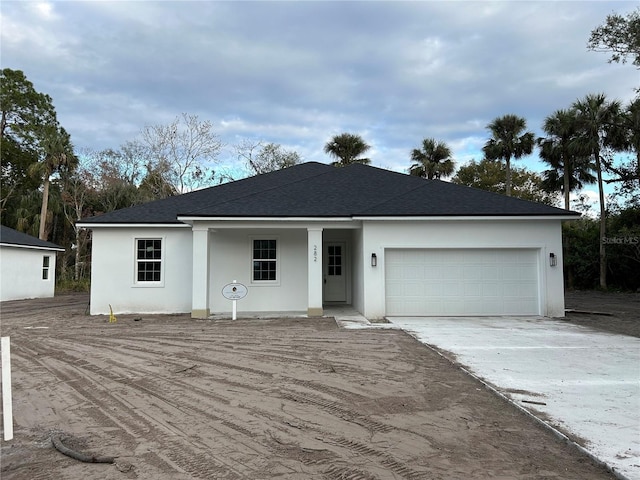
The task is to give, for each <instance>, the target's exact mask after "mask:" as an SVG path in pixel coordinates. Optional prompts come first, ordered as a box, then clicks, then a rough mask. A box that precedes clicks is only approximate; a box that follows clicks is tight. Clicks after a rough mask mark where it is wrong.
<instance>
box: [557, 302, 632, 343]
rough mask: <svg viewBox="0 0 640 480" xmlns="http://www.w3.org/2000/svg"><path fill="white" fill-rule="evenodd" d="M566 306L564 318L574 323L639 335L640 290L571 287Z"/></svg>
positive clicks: (613, 331) (606, 330)
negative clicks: (578, 288)
mask: <svg viewBox="0 0 640 480" xmlns="http://www.w3.org/2000/svg"><path fill="white" fill-rule="evenodd" d="M565 305H566V308H567V310H568V312H567V314H566V318H565V319H566V320H567V321H570V322H572V323H575V324H576V325H584V326H586V327H591V328H594V329H596V330H602V331H605V332H611V333H622V334H624V335H631V336H633V337H639V338H640V293H624V292H619V293H616V292H600V291H591V290H573V291H569V292H566V293H565ZM572 310H573V311H572ZM587 312H591V313H587Z"/></svg>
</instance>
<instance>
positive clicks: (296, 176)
mask: <svg viewBox="0 0 640 480" xmlns="http://www.w3.org/2000/svg"><path fill="white" fill-rule="evenodd" d="M567 214H569V215H572V214H573V213H572V212H567V211H566V210H562V209H560V208H555V207H550V206H548V205H544V204H539V203H534V202H528V201H525V200H520V199H517V198H511V197H507V196H504V195H499V194H495V193H491V192H486V191H483V190H478V189H475V188H470V187H465V186H461V185H455V184H452V183H449V182H444V181H440V180H425V179H422V178H418V177H413V176H410V175H405V174H401V173H396V172H391V171H388V170H383V169H380V168H376V167H371V166H367V165H361V164H354V165H350V166H348V167H343V168H336V167H332V166H330V165H326V164H322V163H316V162H309V163H304V164H300V165H296V166H294V167H290V168H287V169H284V170H279V171H276V172H271V173H268V174H264V175H259V176H255V177H250V178H246V179H243V180H239V181H236V182H230V183H227V184H223V185H219V186H215V187H210V188H207V189H204V190H199V191H196V192H191V193H186V194H183V195H179V196H176V197H170V198H166V199H162V200H156V201H153V202H149V203H146V204H143V205H137V206H134V207H130V208H125V209H122V210H116V211H114V212H109V213H106V214H104V215H100V216H96V217H91V218H87V219H85V220H83V221H82V223H86V224H109V223H125V224H126V223H180V222H179V221H178V219H177V218H178V216H190V217H276V218H277V217H345V216H346V217H353V216H400V217H403V216H407V217H413V216H485V215H488V216H538V215H542V216H547V215H548V216H559V215H567ZM575 215H576V216H578V214H575Z"/></svg>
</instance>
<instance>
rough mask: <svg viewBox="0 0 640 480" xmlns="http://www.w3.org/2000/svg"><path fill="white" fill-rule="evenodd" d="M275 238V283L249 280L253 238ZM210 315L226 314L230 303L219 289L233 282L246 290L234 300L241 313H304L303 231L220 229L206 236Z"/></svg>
mask: <svg viewBox="0 0 640 480" xmlns="http://www.w3.org/2000/svg"><path fill="white" fill-rule="evenodd" d="M254 238H255V239H269V238H275V239H277V244H278V246H277V248H278V280H277V281H276V283H274V284H270V283H264V282H253V281H252V272H253V270H252V254H253V250H252V248H253V239H254ZM210 261H211V265H212V267H211V271H210V282H209V284H210V289H209V292H210V297H209V305H210V309H211V313H213V314H215V313H229V312H231V308H232V306H231V305H232V304H231V301H230V300H227V299H225V298H224V297H223V296H222V287H223V286H224V285H226V284H227V283H230V282H232V281H233V280H236V281H238V282H240V283H242V284H244V285H246V286H247V288H248V294H247V296H246V297H245V298H243V299H242V300H238V303H237V308H238V314H239V315H240V314H241V313H242V312H266V311H281V312H289V311H290V312H305V313H306V311H307V303H308V291H307V285H308V276H307V268H308V266H307V230H306V228H305V229H220V230H216V231H215V232H212V233H211V235H210Z"/></svg>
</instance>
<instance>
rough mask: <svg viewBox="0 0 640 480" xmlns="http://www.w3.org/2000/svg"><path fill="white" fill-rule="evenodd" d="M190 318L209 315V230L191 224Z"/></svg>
mask: <svg viewBox="0 0 640 480" xmlns="http://www.w3.org/2000/svg"><path fill="white" fill-rule="evenodd" d="M192 235H193V256H192V261H193V266H192V272H193V280H192V283H191V295H192V297H191V318H207V317H209V313H210V312H209V230H208V229H207V228H201V227H196V226H195V225H194V226H193V231H192Z"/></svg>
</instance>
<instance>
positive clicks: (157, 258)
mask: <svg viewBox="0 0 640 480" xmlns="http://www.w3.org/2000/svg"><path fill="white" fill-rule="evenodd" d="M161 280H162V239H160V238H138V239H136V282H138V283H160V281H161Z"/></svg>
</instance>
